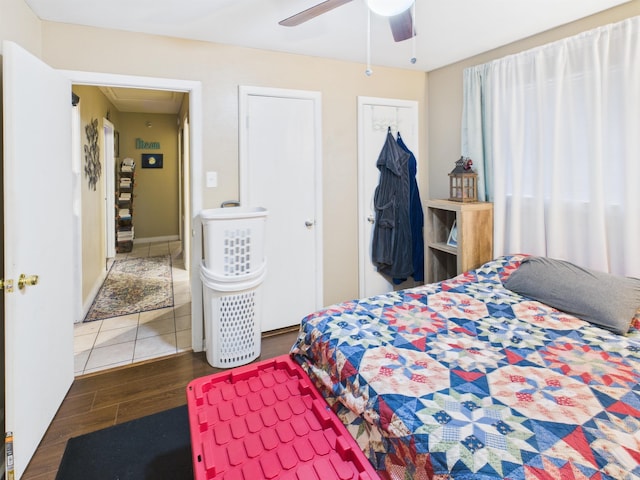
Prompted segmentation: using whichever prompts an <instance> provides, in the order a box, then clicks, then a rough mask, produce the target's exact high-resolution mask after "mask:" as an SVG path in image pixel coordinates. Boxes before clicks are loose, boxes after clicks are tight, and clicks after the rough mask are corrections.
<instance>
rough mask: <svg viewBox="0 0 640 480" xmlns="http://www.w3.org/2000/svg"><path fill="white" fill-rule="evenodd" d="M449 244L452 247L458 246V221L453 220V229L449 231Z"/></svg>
mask: <svg viewBox="0 0 640 480" xmlns="http://www.w3.org/2000/svg"><path fill="white" fill-rule="evenodd" d="M447 245H449V246H450V247H457V246H458V226H457V225H456V221H455V220H454V221H453V225H452V226H451V230H450V231H449V238H448V239H447Z"/></svg>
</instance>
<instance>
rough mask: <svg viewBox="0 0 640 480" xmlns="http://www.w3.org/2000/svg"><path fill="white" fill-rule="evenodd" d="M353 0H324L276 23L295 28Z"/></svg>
mask: <svg viewBox="0 0 640 480" xmlns="http://www.w3.org/2000/svg"><path fill="white" fill-rule="evenodd" d="M352 1H353V0H325V1H324V2H322V3H319V4H317V5H314V6H313V7H311V8H307V9H306V10H303V11H302V12H299V13H296V14H295V15H292V16H290V17H289V18H285V19H284V20H282V21H281V22H278V23H279V24H280V25H284V26H285V27H295V26H296V25H300V24H301V23H304V22H306V21H308V20H311V19H312V18H315V17H317V16H318V15H322V14H323V13H327V12H328V11H330V10H333V9H334V8H338V7H339V6H341V5H344V4H345V3H349V2H352Z"/></svg>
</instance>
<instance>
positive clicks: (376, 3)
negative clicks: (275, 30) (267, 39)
mask: <svg viewBox="0 0 640 480" xmlns="http://www.w3.org/2000/svg"><path fill="white" fill-rule="evenodd" d="M352 1H353V0H325V1H324V2H321V3H319V4H317V5H314V6H313V7H311V8H307V9H306V10H303V11H301V12H299V13H296V14H295V15H292V16H290V17H288V18H285V19H284V20H282V21H280V22H278V23H279V24H280V25H284V26H285V27H295V26H296V25H300V24H301V23H304V22H306V21H308V20H311V19H312V18H315V17H317V16H319V15H322V14H323V13H327V12H329V11H331V10H333V9H334V8H338V7H340V6H341V5H344V4H345V3H349V2H352ZM414 1H415V0H365V2H366V4H367V7H368V8H369V9H370V10H371V11H372V12H373V13H377V14H378V15H382V16H384V17H388V18H389V26H390V27H391V33H392V34H393V39H394V40H395V41H396V42H401V41H403V40H407V39H409V38H412V37H413V35H414V31H413V16H412V14H411V6H412V5H413V3H414Z"/></svg>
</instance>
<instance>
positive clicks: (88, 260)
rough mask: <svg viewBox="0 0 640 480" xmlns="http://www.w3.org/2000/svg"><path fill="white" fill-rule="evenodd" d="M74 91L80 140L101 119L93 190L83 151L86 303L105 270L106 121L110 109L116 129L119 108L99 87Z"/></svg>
mask: <svg viewBox="0 0 640 480" xmlns="http://www.w3.org/2000/svg"><path fill="white" fill-rule="evenodd" d="M72 90H73V92H74V93H75V94H76V95H78V96H79V97H80V104H79V108H80V118H81V125H80V129H81V131H80V139H81V144H82V145H86V144H87V143H88V142H87V136H86V133H85V127H86V125H87V124H89V122H91V120H92V119H94V118H97V119H98V145H99V148H100V163H101V165H102V174H101V176H100V178H99V179H98V183H97V184H96V189H95V190H93V188H89V182H88V179H87V177H86V175H85V174H84V165H85V159H84V153H83V154H82V157H81V162H82V168H81V172H82V179H81V185H82V193H81V196H82V198H81V203H82V207H81V208H82V303H83V304H85V303H86V302H87V301H90V300H91V298H90V297H92V296H93V294H95V293H96V289H97V288H98V287H100V283H101V282H102V279H103V278H104V277H103V275H104V272H105V269H106V257H107V252H106V251H105V238H106V232H105V204H104V198H105V186H104V179H105V163H104V144H103V138H102V132H103V128H104V123H103V120H104V118H105V117H106V115H107V111H109V112H110V119H111V120H110V121H111V123H113V125H114V128H115V129H116V130H117V129H118V124H119V118H118V111H117V110H116V108H115V107H114V106H113V104H112V103H111V102H110V101H109V100H108V99H107V97H105V96H104V95H103V94H102V92H101V91H100V90H99V89H98V88H95V87H86V86H81V85H74V86H73V88H72ZM81 151H82V152H83V151H84V148H83V147H82V148H81Z"/></svg>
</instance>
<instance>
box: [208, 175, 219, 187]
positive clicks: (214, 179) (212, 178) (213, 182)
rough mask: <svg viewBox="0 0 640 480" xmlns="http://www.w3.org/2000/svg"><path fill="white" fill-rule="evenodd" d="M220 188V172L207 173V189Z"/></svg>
mask: <svg viewBox="0 0 640 480" xmlns="http://www.w3.org/2000/svg"><path fill="white" fill-rule="evenodd" d="M217 186H218V172H207V187H208V188H214V187H217Z"/></svg>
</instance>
